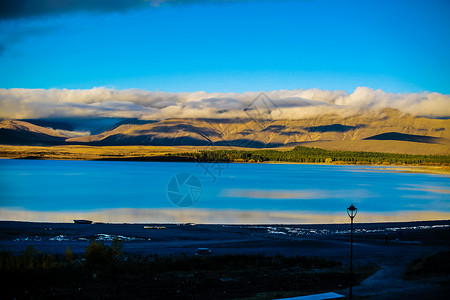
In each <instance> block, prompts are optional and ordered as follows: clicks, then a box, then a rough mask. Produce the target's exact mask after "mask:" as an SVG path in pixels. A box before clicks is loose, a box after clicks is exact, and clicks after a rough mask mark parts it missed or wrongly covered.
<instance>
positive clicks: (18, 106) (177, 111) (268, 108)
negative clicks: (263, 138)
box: [0, 87, 450, 120]
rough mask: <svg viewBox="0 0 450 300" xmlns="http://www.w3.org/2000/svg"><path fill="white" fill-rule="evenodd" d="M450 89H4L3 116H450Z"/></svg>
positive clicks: (1, 92) (0, 111) (0, 105)
mask: <svg viewBox="0 0 450 300" xmlns="http://www.w3.org/2000/svg"><path fill="white" fill-rule="evenodd" d="M449 104H450V95H444V94H439V93H430V92H423V93H404V94H393V93H386V92H384V91H382V90H373V89H370V88H367V87H358V88H357V89H356V90H355V91H354V92H352V93H347V92H345V91H329V90H319V89H305V90H278V91H269V92H266V93H260V92H245V93H207V92H192V93H188V92H186V93H166V92H152V91H146V90H138V89H129V90H115V89H109V88H103V87H99V88H93V89H89V90H69V89H49V90H45V89H0V118H3V119H33V118H60V117H94V118H97V117H98V118H106V117H114V118H138V119H144V120H149V119H166V118H221V119H223V118H236V117H240V118H248V117H262V118H270V119H300V118H307V117H314V116H319V115H325V114H338V115H340V116H346V115H348V116H350V115H355V114H358V113H361V112H366V111H370V110H375V111H376V110H379V109H382V108H386V107H391V108H395V109H398V110H400V111H402V112H405V113H409V114H412V115H415V116H426V117H439V118H448V117H450V105H449Z"/></svg>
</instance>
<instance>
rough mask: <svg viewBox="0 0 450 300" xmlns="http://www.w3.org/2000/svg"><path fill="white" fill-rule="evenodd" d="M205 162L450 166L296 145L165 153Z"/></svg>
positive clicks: (436, 160)
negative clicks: (272, 147)
mask: <svg viewBox="0 0 450 300" xmlns="http://www.w3.org/2000/svg"><path fill="white" fill-rule="evenodd" d="M166 155H167V156H178V157H190V158H193V159H195V160H197V161H205V162H212V161H217V162H268V161H272V162H298V163H334V164H364V165H423V166H443V167H449V165H450V155H414V154H400V153H383V152H363V151H358V152H355V151H337V150H325V149H321V148H310V147H303V146H296V147H295V148H293V149H292V150H288V151H279V150H267V149H265V150H200V151H197V152H183V153H168V154H166Z"/></svg>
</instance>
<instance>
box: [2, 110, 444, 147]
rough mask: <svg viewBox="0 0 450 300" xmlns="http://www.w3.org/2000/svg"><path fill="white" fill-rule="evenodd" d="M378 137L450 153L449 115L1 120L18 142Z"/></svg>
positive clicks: (288, 142)
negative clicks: (81, 123) (92, 122)
mask: <svg viewBox="0 0 450 300" xmlns="http://www.w3.org/2000/svg"><path fill="white" fill-rule="evenodd" d="M377 141H380V143H379V144H380V145H385V146H383V148H384V150H385V151H386V152H389V151H390V149H389V145H388V143H386V141H392V142H396V143H397V144H399V143H400V142H402V143H403V144H404V145H405V146H404V147H403V148H405V149H406V150H407V148H408V147H414V145H419V146H420V147H421V148H423V149H426V148H430V147H434V146H436V148H439V149H440V150H439V151H438V152H442V154H449V153H450V120H445V119H431V118H424V117H415V116H412V115H408V114H403V113H401V112H400V111H398V110H395V109H384V110H383V111H381V112H378V113H374V112H367V113H362V114H359V115H355V116H351V117H341V116H338V115H322V116H318V117H314V118H308V119H298V120H291V119H289V120H286V119H283V120H264V119H258V120H257V119H251V118H249V119H237V118H236V119H214V120H210V119H181V118H177V119H165V120H160V121H136V120H134V121H130V123H127V121H121V122H119V123H118V124H117V125H115V126H112V127H110V129H108V130H106V131H103V132H101V133H99V134H95V135H88V136H79V137H70V136H68V135H67V134H64V132H60V131H58V130H54V129H52V128H45V127H41V126H37V125H34V124H31V123H28V122H25V121H17V120H6V121H2V122H0V144H17V145H28V144H30V145H32V144H39V143H41V144H47V145H48V144H55V145H57V144H69V145H91V146H118V145H119V146H126V145H155V146H229V147H248V148H276V147H283V146H295V145H301V144H314V143H319V144H324V145H326V144H327V143H328V144H330V143H331V144H333V147H336V145H339V144H340V143H341V144H342V145H344V144H346V145H350V144H352V143H353V144H354V145H357V144H365V145H375V143H374V142H377ZM381 141H384V142H383V143H381ZM331 144H330V145H331ZM423 144H427V146H426V147H425V145H423ZM438 146H439V147H438ZM356 148H358V147H356ZM359 148H360V147H359ZM369 148H370V147H369ZM378 148H379V147H378ZM369 150H370V149H369ZM378 150H379V149H378ZM434 152H436V151H434Z"/></svg>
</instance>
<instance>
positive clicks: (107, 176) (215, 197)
mask: <svg viewBox="0 0 450 300" xmlns="http://www.w3.org/2000/svg"><path fill="white" fill-rule="evenodd" d="M180 173H187V174H192V175H194V176H195V177H197V178H198V180H199V182H200V185H201V196H200V198H199V199H198V202H196V203H195V204H194V205H193V206H192V207H191V208H193V209H213V210H229V209H231V210H257V211H281V212H289V211H320V212H321V213H333V212H336V211H342V208H343V207H347V206H348V205H349V203H350V202H353V203H355V205H357V206H358V207H359V208H360V209H363V210H364V211H366V212H374V213H375V212H376V213H385V212H386V213H395V212H400V211H439V212H445V213H449V212H450V179H449V177H448V176H443V175H430V174H414V173H399V172H393V171H388V170H379V169H377V168H375V167H367V166H335V165H329V166H328V165H300V164H237V163H235V164H203V165H200V164H196V163H170V162H111V161H54V160H8V159H3V160H0V210H2V209H3V210H7V209H16V210H17V209H21V210H28V211H47V212H52V211H53V212H54V211H92V210H101V209H114V208H136V209H138V208H154V209H156V208H158V209H162V208H164V209H175V208H177V206H176V205H174V204H173V203H172V202H171V201H170V200H169V198H168V184H169V182H170V181H171V179H172V178H173V177H174V176H176V175H177V174H180ZM184 188H186V187H184ZM179 192H180V193H181V194H182V193H188V192H189V190H188V189H186V190H184V189H183V187H182V188H181V189H180V191H179Z"/></svg>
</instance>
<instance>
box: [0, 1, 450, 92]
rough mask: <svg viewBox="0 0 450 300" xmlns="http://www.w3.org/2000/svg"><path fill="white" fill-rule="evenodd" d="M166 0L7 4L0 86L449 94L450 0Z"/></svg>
mask: <svg viewBox="0 0 450 300" xmlns="http://www.w3.org/2000/svg"><path fill="white" fill-rule="evenodd" d="M25 2H26V1H25ZM43 2H51V1H43ZM81 2H84V1H81ZM94 2H102V0H97V1H94ZM103 2H105V3H107V1H103ZM119 2H120V1H119ZM136 2H140V1H136ZM162 2H163V3H161V4H160V5H159V6H156V5H153V6H146V5H137V6H134V7H127V9H123V10H122V9H121V8H120V9H108V8H105V7H104V6H101V7H100V8H98V7H97V8H95V9H91V8H83V7H81V8H80V9H67V10H64V9H62V10H58V11H55V10H52V8H51V7H50V8H43V9H42V11H40V13H36V14H35V15H33V14H31V15H30V14H29V13H24V11H25V10H24V11H22V15H21V11H20V8H19V11H18V12H17V13H15V14H11V15H7V14H3V15H0V17H1V19H0V88H44V89H49V88H68V89H90V88H93V87H100V86H105V87H111V88H115V89H128V88H138V89H145V90H151V91H155V90H160V91H166V92H194V91H207V92H244V91H261V90H265V91H268V90H279V89H308V88H320V89H330V90H347V91H353V90H354V89H355V88H356V87H358V86H367V87H370V88H373V89H382V90H384V91H386V92H394V93H398V92H421V91H430V92H439V93H444V94H450V55H449V53H450V18H449V17H448V16H449V13H450V4H449V3H450V1H436V0H434V1H433V0H424V1H414V0H408V1H375V0H359V1H350V0H349V1H333V0H329V1H326V0H315V1H313V0H311V1H307V0H304V1H293V0H285V1H283V0H281V1H270V0H266V1H231V2H229V1H227V2H223V1H175V2H178V3H175V4H171V3H165V2H164V1H162ZM169 2H170V1H169ZM180 2H181V3H180ZM153 4H155V3H153ZM46 9H48V10H46Z"/></svg>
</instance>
